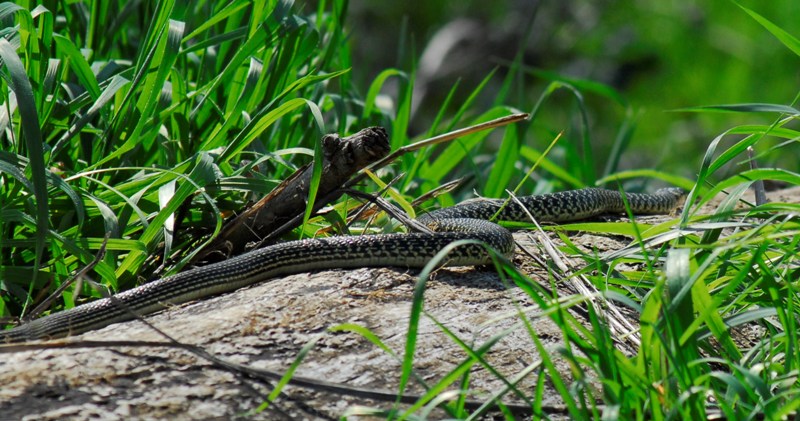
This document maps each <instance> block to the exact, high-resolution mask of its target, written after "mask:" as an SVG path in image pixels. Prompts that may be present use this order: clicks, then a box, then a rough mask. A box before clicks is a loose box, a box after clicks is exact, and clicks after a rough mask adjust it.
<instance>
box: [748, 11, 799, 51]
mask: <svg viewBox="0 0 800 421" xmlns="http://www.w3.org/2000/svg"><path fill="white" fill-rule="evenodd" d="M733 3H734V4H735V5H737V6H739V8H741V9H742V10H744V11H745V12H746V13H747V14H748V15H750V17H752V18H753V19H754V20H755V21H756V22H758V23H759V24H761V26H763V27H764V28H766V30H767V31H769V32H770V33H771V34H772V35H774V36H775V38H777V39H778V41H780V42H781V43H782V44H783V45H785V46H786V47H787V48H788V49H790V50H792V52H794V53H795V54H797V55H798V56H800V40H798V39H797V38H795V37H794V36H793V35H792V34H790V33H788V32H786V31H784V30H783V29H782V28H781V27H779V26H777V25H775V24H774V23H772V22H770V21H769V20H768V19H766V18H765V17H763V16H761V15H759V14H758V13H756V12H754V11H752V10H751V9H748V8H746V7H744V6H742V5H741V4H740V3H739V2H737V1H733Z"/></svg>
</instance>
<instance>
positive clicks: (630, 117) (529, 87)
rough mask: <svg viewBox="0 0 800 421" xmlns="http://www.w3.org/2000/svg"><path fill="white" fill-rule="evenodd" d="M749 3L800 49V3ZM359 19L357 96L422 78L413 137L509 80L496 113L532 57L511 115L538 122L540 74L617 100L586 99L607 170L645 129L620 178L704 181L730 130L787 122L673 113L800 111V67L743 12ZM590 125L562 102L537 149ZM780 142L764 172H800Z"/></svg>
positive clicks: (491, 12) (609, 10) (680, 9)
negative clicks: (614, 152)
mask: <svg viewBox="0 0 800 421" xmlns="http://www.w3.org/2000/svg"><path fill="white" fill-rule="evenodd" d="M741 4H742V5H744V6H746V7H748V8H750V9H752V10H754V11H755V12H757V13H759V14H761V15H762V16H764V17H765V18H767V19H769V20H771V21H772V22H773V23H775V24H776V25H778V26H780V27H781V28H783V29H784V30H786V31H787V32H789V33H791V34H793V35H794V36H795V37H800V19H798V16H800V2H798V1H796V0H775V1H768V2H764V1H742V2H741ZM349 9H350V13H349V17H348V22H347V24H348V26H349V28H350V29H351V33H350V39H349V43H350V47H351V49H352V54H353V63H352V66H353V74H354V78H355V80H356V85H357V86H363V87H366V86H368V84H369V82H370V81H371V80H372V79H373V78H374V77H375V76H376V75H377V73H378V72H380V71H381V70H382V69H384V68H386V67H397V68H400V69H402V70H407V71H408V70H411V69H412V66H415V67H416V82H415V85H416V89H415V91H414V96H415V98H414V104H415V108H414V117H413V120H412V123H411V127H410V131H411V133H410V135H412V136H413V135H417V134H420V133H424V131H425V130H426V129H427V127H428V125H429V124H430V122H431V120H432V119H433V117H434V116H435V115H436V113H437V111H438V110H439V107H440V104H441V102H442V101H443V100H444V98H445V96H446V95H447V92H448V91H449V90H450V88H451V87H452V86H453V84H454V83H455V82H456V80H457V79H461V80H462V84H461V86H460V89H459V92H458V93H457V96H458V95H460V98H461V99H464V98H466V96H467V95H469V94H470V93H471V91H472V89H474V87H475V86H477V84H478V83H479V82H480V80H481V79H483V78H484V77H486V76H487V75H488V74H489V73H490V72H491V70H492V69H493V68H495V67H496V68H498V72H497V73H496V75H495V76H494V77H493V78H492V80H491V81H490V83H489V86H488V88H487V89H486V90H484V92H483V94H482V95H483V98H482V100H483V102H484V103H485V104H486V107H487V108H488V107H489V106H490V105H491V101H492V95H493V92H496V91H497V89H498V88H499V86H500V85H501V83H502V82H503V78H504V77H505V75H506V74H507V72H508V70H509V66H510V64H511V63H512V62H513V60H514V58H515V56H516V55H517V54H518V53H520V54H521V58H522V63H523V64H524V65H525V70H527V71H528V73H526V74H525V75H524V76H523V77H517V78H516V80H515V84H516V86H515V89H513V90H512V92H513V93H512V95H511V96H510V97H508V98H506V99H505V101H504V102H505V103H506V104H508V105H511V106H514V107H518V108H519V109H520V110H522V111H526V112H529V111H531V109H532V107H533V105H534V104H535V103H536V101H537V100H538V98H539V97H540V95H541V94H542V91H543V90H544V89H545V88H546V86H547V85H548V83H549V82H550V80H548V79H545V78H543V77H541V76H537V75H535V74H534V73H532V71H534V70H539V71H545V72H554V73H555V74H558V75H560V76H563V77H569V78H578V79H585V80H590V81H596V82H600V83H603V84H606V85H608V86H610V87H612V88H613V89H614V90H616V91H617V92H619V94H620V97H621V98H622V101H620V102H621V103H618V101H615V100H613V99H612V98H609V97H604V96H600V95H597V94H593V93H591V92H583V94H584V99H585V106H586V107H587V110H588V114H589V124H590V131H591V136H592V144H593V148H594V149H593V153H594V157H595V162H596V163H597V166H598V167H599V168H602V166H603V163H604V161H605V159H606V157H607V156H608V155H609V153H610V150H611V148H612V144H613V142H614V139H615V138H616V137H617V136H618V134H619V133H620V130H621V129H622V128H625V127H628V128H630V127H635V131H633V134H632V137H631V141H630V144H629V145H628V147H627V149H626V151H625V152H624V154H623V156H622V161H621V163H620V169H628V168H658V169H660V170H664V171H667V172H672V173H676V174H679V175H682V176H686V177H692V176H693V174H694V172H695V171H696V168H697V167H698V165H699V163H700V159H701V157H702V154H703V153H704V151H705V150H706V148H707V146H708V144H709V143H710V142H711V141H712V140H713V139H714V138H715V137H716V136H718V135H719V134H721V133H722V132H723V131H725V130H727V129H729V128H731V127H734V126H736V125H740V124H769V123H771V122H773V121H775V120H776V119H777V118H778V117H779V116H777V115H775V114H736V113H688V112H671V111H674V110H677V109H681V108H686V107H696V106H702V105H716V104H730V103H755V102H758V103H775V104H786V105H793V101H794V98H795V96H796V95H797V93H798V86H800V84H799V83H798V81H800V58H798V57H797V56H796V55H795V54H794V53H792V52H791V51H790V50H789V49H788V48H786V47H785V46H784V45H782V44H781V43H780V42H779V41H778V40H777V39H776V38H775V37H774V36H773V35H772V34H770V33H769V32H768V31H767V30H765V29H764V27H762V26H761V25H759V24H758V23H757V22H756V21H755V20H754V19H753V18H751V17H750V16H749V15H748V14H747V13H745V12H744V11H743V10H742V9H740V8H739V7H738V6H737V4H736V3H734V2H732V1H726V0H704V1H588V0H568V1H559V2H538V1H521V0H520V1H515V0H506V1H485V0H484V1H478V0H465V1H459V2H453V1H446V0H433V1H426V2H411V3H407V2H373V1H367V0H353V1H352V2H351V3H350V7H349ZM456 104H458V101H456ZM478 108H480V107H478ZM578 125H579V111H578V106H577V101H576V100H575V97H574V96H572V95H570V94H569V93H567V92H563V93H556V94H555V95H554V96H553V97H552V98H550V99H549V100H548V101H547V103H546V104H545V105H544V106H543V110H542V111H541V113H540V115H539V116H538V117H537V120H536V121H535V126H536V127H535V130H533V131H529V132H528V133H529V136H528V138H527V139H526V142H529V144H530V145H532V146H535V147H537V148H544V146H545V145H546V144H547V143H549V142H550V141H551V140H552V137H553V134H554V133H557V132H560V131H562V130H565V135H566V136H565V137H566V138H567V139H565V140H568V139H569V138H570V137H573V138H574V137H577V136H579V133H578V128H577V127H578ZM531 133H533V134H537V133H538V135H534V136H531V135H530V134H531ZM726 139H727V138H726ZM735 140H736V137H731V140H730V141H735ZM778 143H779V142H778V141H773V142H771V143H770V142H769V141H767V142H761V143H759V144H758V148H759V149H758V150H757V152H758V153H759V154H761V155H760V159H759V163H760V164H761V165H762V166H781V167H783V168H786V169H788V170H792V171H797V170H800V168H799V167H800V162H798V160H797V159H796V158H795V153H796V152H797V150H796V147H795V146H794V143H796V142H790V144H789V145H787V146H785V147H783V148H781V149H777V150H773V149H774V146H775V145H777V144H778ZM787 148H788V150H787ZM554 153H557V150H556V151H554ZM738 169H740V168H735V167H731V168H728V171H729V172H730V171H737V170H738ZM598 172H600V170H598Z"/></svg>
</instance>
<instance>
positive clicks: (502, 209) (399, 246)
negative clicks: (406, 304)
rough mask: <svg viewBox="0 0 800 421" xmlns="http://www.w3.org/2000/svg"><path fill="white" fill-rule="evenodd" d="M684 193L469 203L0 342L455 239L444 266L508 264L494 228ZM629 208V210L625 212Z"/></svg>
mask: <svg viewBox="0 0 800 421" xmlns="http://www.w3.org/2000/svg"><path fill="white" fill-rule="evenodd" d="M684 196H685V192H684V191H683V190H681V189H679V188H675V187H667V188H662V189H659V190H657V191H656V192H654V193H652V194H645V193H624V194H623V193H621V192H620V191H615V190H608V189H602V188H583V189H578V190H569V191H562V192H556V193H548V194H541V195H532V196H522V197H519V198H517V200H513V201H508V200H502V199H483V200H473V201H467V202H464V203H460V204H457V205H455V206H452V207H446V208H441V209H438V210H434V211H432V212H430V213H427V214H422V215H421V216H419V217H418V218H417V222H420V223H422V224H423V225H426V226H427V227H429V228H430V229H431V231H432V232H429V233H423V232H410V233H393V234H374V235H354V236H332V237H324V238H309V239H303V240H294V241H287V242H283V243H278V244H275V245H271V246H267V247H264V248H261V249H257V250H253V251H250V252H247V253H244V254H241V255H239V256H236V257H232V258H229V259H227V260H224V261H221V262H218V263H213V264H209V265H206V266H200V267H195V268H192V269H189V270H186V271H183V272H179V273H177V274H175V275H171V276H166V277H163V278H160V279H157V280H154V281H152V282H148V283H146V284H143V285H140V286H138V287H136V288H133V289H130V290H127V291H124V292H121V293H118V294H116V295H112V296H109V297H106V298H102V299H98V300H95V301H92V302H89V303H86V304H82V305H79V306H76V307H73V308H71V309H68V310H64V311H60V312H56V313H52V314H50V315H47V316H44V317H41V318H39V319H35V320H32V321H30V322H27V323H24V324H21V325H19V326H16V327H13V328H11V329H7V330H2V331H0V343H17V342H26V341H32V340H45V339H53V338H61V337H66V336H71V335H77V334H80V333H84V332H87V331H91V330H96V329H100V328H102V327H105V326H108V325H111V324H114V323H119V322H124V321H128V320H132V319H135V318H137V317H141V316H144V315H147V314H150V313H154V312H156V311H159V310H163V309H165V308H168V307H170V306H175V305H179V304H183V303H186V302H189V301H194V300H198V299H202V298H206V297H210V296H214V295H219V294H223V293H227V292H231V291H234V290H237V289H240V288H243V287H245V286H248V285H252V284H256V283H259V282H262V281H266V280H269V279H274V278H278V277H281V276H287V275H291V274H297V273H304V272H312V271H317V270H326V269H352V268H363V267H399V268H411V269H413V268H423V267H425V266H426V265H427V264H428V262H429V261H431V259H433V258H434V257H435V256H436V255H437V254H438V253H439V252H440V251H441V250H442V249H444V248H445V247H447V246H448V245H449V244H452V243H454V242H457V241H460V240H470V241H460V242H459V243H457V245H455V246H454V247H453V249H452V250H450V251H449V253H448V254H447V257H446V259H444V260H443V261H442V263H441V265H442V266H474V265H484V264H488V263H491V261H492V256H491V253H490V252H489V251H488V250H487V246H488V247H490V248H491V249H494V250H495V251H496V252H497V253H499V254H500V255H503V256H505V257H507V258H508V257H511V256H512V255H513V253H514V250H515V243H514V238H513V236H512V234H511V232H510V231H509V230H508V229H506V228H504V227H502V226H500V225H498V224H497V223H495V222H492V221H493V220H498V221H529V220H530V218H531V217H533V218H534V219H535V220H536V221H537V222H552V223H560V222H569V221H576V220H582V219H587V218H592V217H595V216H599V215H602V214H620V213H625V212H626V211H627V210H628V209H629V210H630V211H631V212H632V213H633V214H637V215H644V214H664V213H670V212H672V211H673V210H674V209H675V208H676V207H678V206H680V205H681V204H682V201H683V197H684ZM626 204H627V206H626Z"/></svg>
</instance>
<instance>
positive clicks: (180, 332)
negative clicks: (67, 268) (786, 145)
mask: <svg viewBox="0 0 800 421" xmlns="http://www.w3.org/2000/svg"><path fill="white" fill-rule="evenodd" d="M770 196H771V198H772V199H773V200H781V201H787V202H798V197H799V196H800V189H792V190H784V191H781V192H776V193H774V194H771V195H770ZM661 219H664V218H663V217H662V218H661ZM652 220H653V219H652V217H651V219H649V221H652ZM655 220H656V221H658V220H659V218H656V219H655ZM549 237H550V238H553V239H557V236H556V235H555V234H552V233H550V234H549ZM515 238H517V240H518V242H519V243H521V244H522V245H523V246H525V247H526V248H528V249H529V250H533V251H534V253H536V254H541V252H540V247H538V246H537V242H535V241H534V239H533V238H532V236H531V234H530V233H516V234H515ZM570 239H571V240H572V241H573V242H575V243H576V244H582V245H583V246H584V247H586V248H587V249H589V250H591V249H595V250H598V251H600V252H608V251H613V250H616V249H619V248H621V247H624V246H626V245H627V244H628V243H629V240H628V239H626V238H624V237H619V236H612V237H598V236H594V235H581V234H579V233H574V234H571V235H570ZM515 263H516V264H517V265H518V266H519V267H521V268H522V269H523V270H524V271H525V272H526V273H527V274H528V276H530V277H531V279H533V280H536V281H537V282H540V283H541V284H542V285H545V286H547V285H549V284H550V281H549V280H548V277H547V274H546V272H545V271H544V270H543V269H542V268H541V267H540V266H538V265H537V264H536V263H534V262H532V261H531V260H530V258H529V257H527V256H525V255H523V254H522V253H518V255H517V257H516V258H515ZM416 281H417V274H416V273H412V272H407V271H403V270H399V269H359V270H350V271H344V270H332V271H322V272H317V273H310V274H299V275H292V276H287V277H284V278H279V279H275V280H272V281H269V282H265V283H262V284H259V285H255V286H252V287H249V288H245V289H242V290H239V291H236V292H234V293H231V294H227V295H223V296H219V297H214V298H211V299H208V300H204V301H200V302H195V303H190V304H188V305H184V306H180V307H177V308H174V309H171V310H169V311H164V312H161V313H159V314H156V315H154V316H151V317H149V318H148V319H147V320H148V321H149V322H150V323H152V324H153V325H155V326H156V327H158V328H160V329H162V330H163V331H164V332H166V333H167V334H169V335H170V336H172V337H173V338H174V339H175V340H177V341H180V342H185V343H189V344H192V345H197V346H200V347H202V348H203V349H205V350H206V351H207V352H208V353H211V354H212V355H214V356H216V357H218V358H221V359H224V360H226V361H230V362H233V363H236V364H241V365H245V366H248V367H252V368H257V369H262V370H272V371H276V372H281V373H283V372H285V371H286V370H287V369H288V368H289V367H290V365H291V364H292V362H293V361H294V359H295V357H296V356H297V355H298V353H299V352H300V350H301V348H303V347H304V346H305V345H306V344H309V343H310V342H311V341H316V343H315V345H314V346H313V348H312V349H311V351H310V352H308V354H307V355H306V357H305V359H304V360H303V361H302V364H300V366H299V368H298V369H297V372H296V375H297V376H302V377H306V378H310V379H317V380H323V381H326V382H333V383H338V384H342V385H345V386H348V387H357V388H362V389H368V390H372V391H386V392H388V393H396V391H397V388H398V384H399V381H400V378H399V376H400V373H401V366H400V364H401V363H400V362H399V360H398V357H395V356H393V355H390V354H389V353H387V352H386V351H384V350H382V349H380V348H379V347H377V346H375V345H374V344H373V343H371V342H369V341H368V340H366V339H364V338H363V337H362V336H361V335H359V334H356V333H352V332H331V331H329V328H330V327H332V326H336V325H340V324H344V323H349V324H356V325H360V326H364V327H366V328H369V329H370V330H371V331H372V332H373V333H374V334H375V335H377V337H379V338H380V339H381V340H382V341H383V343H384V344H385V345H386V346H387V347H388V348H390V349H391V350H392V351H393V352H394V353H395V354H396V355H400V356H402V355H403V352H404V347H405V341H406V336H407V331H408V327H409V311H410V307H411V297H412V294H413V291H414V286H415V282H416ZM515 306H521V307H523V308H526V309H531V311H533V309H534V308H535V307H534V303H533V302H532V300H531V299H530V298H529V297H528V296H527V295H526V294H525V293H524V292H523V291H522V290H521V289H520V288H517V287H514V286H508V285H505V284H504V283H503V282H502V281H501V280H500V279H499V278H498V276H497V274H496V273H495V272H494V271H493V270H492V269H490V268H452V269H440V270H438V271H436V272H435V273H434V275H433V276H432V278H431V279H430V280H429V281H428V286H427V290H426V292H425V311H426V312H427V314H428V315H429V316H432V317H423V318H422V319H421V322H420V326H419V333H418V334H419V339H418V344H417V349H416V354H415V356H416V357H415V367H414V368H415V370H416V373H417V374H418V375H419V377H420V378H421V379H423V380H424V381H425V382H426V383H427V384H428V385H431V384H435V383H436V382H437V381H438V380H440V379H441V378H442V376H444V375H445V374H446V373H448V372H450V371H451V370H453V368H455V367H456V366H458V364H460V363H461V362H462V361H464V360H465V358H466V357H467V355H466V354H465V352H464V351H463V350H462V348H461V347H460V346H459V345H458V344H457V343H455V342H454V341H453V340H452V339H451V338H449V337H448V336H447V335H446V334H445V333H443V331H442V329H441V328H439V327H438V326H437V325H436V323H434V321H433V319H435V320H436V321H438V322H440V323H442V324H443V325H445V326H446V327H447V328H448V329H449V330H450V331H451V332H453V333H454V334H455V335H457V336H458V337H459V338H460V339H461V340H462V341H464V342H466V343H467V344H471V345H473V346H474V347H478V346H480V345H481V344H483V343H484V342H485V341H487V340H489V339H490V338H492V337H494V336H495V335H497V334H499V333H501V332H507V331H508V332H509V333H508V334H507V335H505V336H504V337H503V338H502V339H500V341H499V342H498V343H496V344H495V345H494V346H493V347H492V349H491V351H489V352H488V354H487V355H486V359H487V360H488V362H489V363H490V364H491V365H492V366H493V367H494V368H495V369H496V370H498V371H499V372H500V373H503V374H504V375H506V376H509V377H510V378H513V377H514V375H515V374H516V373H519V372H520V371H522V370H523V369H525V368H526V367H528V366H530V365H531V364H534V363H535V362H536V361H538V360H539V356H538V354H537V352H536V350H535V347H534V346H533V343H532V340H531V338H530V337H529V336H528V334H527V332H526V331H525V329H523V328H521V327H520V319H519V316H518V315H517V314H516V310H515V308H516V307H515ZM531 314H535V313H529V316H530V315H531ZM535 320H536V324H535V326H534V328H535V331H536V332H537V334H538V337H539V338H540V339H541V340H542V341H543V343H544V345H545V347H547V348H548V349H556V348H558V347H560V346H562V341H561V331H560V330H559V329H558V328H557V327H556V326H555V325H554V324H553V323H552V322H550V320H549V319H547V318H546V317H542V318H536V319H535ZM630 322H631V323H633V324H635V319H634V320H630ZM123 340H124V341H130V340H136V341H162V340H163V337H161V336H159V334H158V333H156V332H155V331H153V330H152V329H150V328H149V327H147V326H146V325H144V324H143V323H142V322H140V321H134V322H128V323H120V324H115V325H112V326H108V327H106V328H104V329H101V330H98V331H94V332H89V333H86V334H83V335H80V336H76V337H74V338H70V339H69V340H68V341H67V342H73V343H74V342H76V341H123ZM621 345H622V346H624V344H621ZM0 352H4V353H3V355H2V358H0V414H2V416H4V417H9V418H11V419H29V420H34V419H35V420H56V419H59V420H60V419H78V420H84V419H85V420H89V419H91V420H106V419H108V420H115V419H166V418H169V419H231V418H240V417H241V418H252V419H269V420H272V419H309V420H311V419H339V418H340V416H341V415H342V414H343V413H344V412H345V411H346V410H347V409H348V408H350V407H352V406H354V405H368V406H373V407H379V408H383V409H390V408H392V405H393V404H392V403H387V402H380V401H375V400H370V399H366V398H362V397H354V396H345V395H342V394H339V393H331V392H319V391H314V390H311V389H307V388H301V387H296V386H292V385H290V386H287V388H286V389H285V390H284V392H283V393H282V394H281V396H280V397H279V398H278V399H277V400H276V402H275V403H273V404H272V405H270V407H269V408H268V409H266V410H265V411H262V412H255V411H256V409H257V408H259V406H260V405H262V404H263V403H264V402H265V401H266V398H267V396H268V395H269V393H270V392H271V391H272V387H271V386H270V385H269V384H267V383H266V382H264V381H263V380H259V379H254V378H253V377H251V376H246V375H242V374H237V373H233V372H231V371H228V370H224V369H221V368H219V367H217V366H214V365H212V364H211V363H209V362H208V361H205V360H203V359H200V358H198V357H196V356H195V355H193V354H191V353H189V352H188V351H186V350H183V349H177V348H163V347H162V348H157V347H147V346H124V347H101V348H49V349H34V350H25V351H14V352H8V350H7V349H6V350H2V349H0ZM556 364H557V367H558V370H559V371H560V372H562V373H564V375H567V376H569V372H570V368H569V366H568V365H567V364H566V363H565V362H564V361H561V360H556ZM535 381H536V377H535V374H534V375H532V376H529V377H527V378H525V379H523V380H522V381H521V382H520V383H519V388H520V390H521V391H523V392H524V393H528V394H531V393H532V391H533V388H534V387H535ZM502 387H503V384H502V382H501V381H500V380H498V379H497V378H496V376H494V375H492V374H491V373H490V372H489V371H488V370H485V369H483V368H480V367H478V366H475V367H473V368H472V370H471V374H470V389H471V390H473V391H475V394H474V395H473V396H472V398H474V399H479V398H481V397H485V396H487V394H488V393H492V392H494V391H497V390H499V389H500V388H502ZM545 387H547V388H550V387H551V386H550V385H549V384H547V383H546V384H545ZM424 390H425V389H424V388H423V387H422V386H420V385H419V383H418V382H417V381H415V380H413V379H412V381H411V382H410V386H409V387H408V388H407V390H406V392H407V393H411V394H419V393H423V392H424ZM544 397H545V401H544V404H545V405H548V406H551V407H552V408H553V410H554V411H556V413H555V415H557V409H558V408H559V407H560V405H561V402H560V401H559V399H558V394H557V393H555V392H554V391H552V390H547V391H545V392H544ZM504 401H506V402H518V399H516V398H515V397H514V396H507V397H506V398H504ZM437 414H439V415H438V416H437ZM441 416H444V413H443V412H442V413H437V412H434V413H433V415H432V416H431V417H432V418H439V417H441ZM351 419H352V418H351Z"/></svg>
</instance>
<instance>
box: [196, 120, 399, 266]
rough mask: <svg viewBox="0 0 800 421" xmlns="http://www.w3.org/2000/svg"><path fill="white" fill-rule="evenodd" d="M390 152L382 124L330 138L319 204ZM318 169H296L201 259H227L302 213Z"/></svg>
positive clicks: (233, 223)
mask: <svg viewBox="0 0 800 421" xmlns="http://www.w3.org/2000/svg"><path fill="white" fill-rule="evenodd" d="M387 153H389V138H388V136H387V135H386V130H385V129H383V128H382V127H369V128H366V129H364V130H361V131H359V132H358V133H356V134H354V135H352V136H348V137H345V138H340V137H339V136H338V135H336V134H331V135H326V136H324V137H323V138H322V156H323V162H322V176H321V177H320V183H319V189H318V190H317V200H316V203H315V208H316V207H318V206H319V207H321V206H324V205H325V204H326V203H328V202H332V201H334V200H336V199H338V198H339V196H341V195H342V192H341V190H340V188H341V186H342V185H343V184H344V183H346V182H347V180H349V179H350V177H352V176H353V174H355V173H357V172H358V171H359V170H361V169H362V168H364V167H366V166H367V165H369V164H371V163H373V162H375V161H376V160H377V159H380V158H381V157H383V156H385V155H386V154H387ZM312 173H313V163H309V164H306V165H304V166H303V167H301V168H300V169H298V170H297V171H295V173H294V174H292V175H291V176H290V177H289V178H287V179H286V180H285V181H284V182H282V183H281V184H280V185H278V186H277V187H276V188H275V189H274V190H272V192H271V193H270V194H268V195H266V196H265V197H264V198H263V199H261V200H259V201H258V203H256V204H255V205H253V206H252V207H250V208H249V209H247V210H245V211H244V212H243V213H241V214H240V215H238V216H237V217H235V218H234V219H233V220H231V221H229V222H228V223H227V224H226V225H225V227H223V229H222V232H221V233H220V235H219V236H218V237H217V238H216V239H215V240H214V241H213V242H212V243H211V244H209V246H208V247H206V250H205V251H204V252H202V253H198V259H207V258H208V257H209V256H210V255H211V254H217V253H219V255H220V257H221V258H227V257H228V256H230V255H236V254H240V253H242V252H244V251H245V250H246V245H247V244H248V243H252V242H256V241H261V240H262V239H263V238H264V237H267V236H268V235H269V234H271V233H272V232H274V231H275V230H277V229H278V228H279V227H280V226H282V225H284V224H285V223H286V222H288V221H289V220H291V219H292V218H293V217H295V216H296V215H298V214H300V215H302V214H303V212H304V211H305V209H306V205H307V201H308V193H309V188H310V186H311V177H312ZM196 260H197V259H196ZM213 260H218V259H213Z"/></svg>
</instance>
